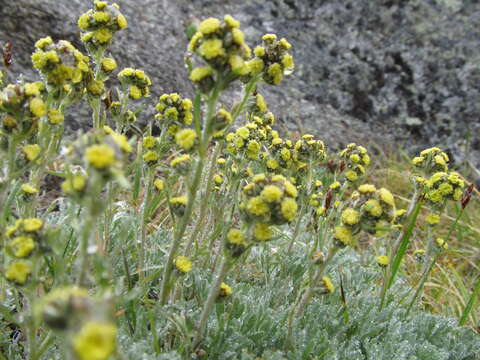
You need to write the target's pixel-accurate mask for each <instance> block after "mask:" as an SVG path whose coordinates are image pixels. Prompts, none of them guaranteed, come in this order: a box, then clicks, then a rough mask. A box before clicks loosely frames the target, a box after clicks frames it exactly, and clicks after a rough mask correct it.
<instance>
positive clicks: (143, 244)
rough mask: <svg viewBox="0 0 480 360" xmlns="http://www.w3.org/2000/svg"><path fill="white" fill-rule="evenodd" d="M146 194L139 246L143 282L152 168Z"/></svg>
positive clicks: (140, 270) (148, 175) (140, 271)
mask: <svg viewBox="0 0 480 360" xmlns="http://www.w3.org/2000/svg"><path fill="white" fill-rule="evenodd" d="M145 177H146V184H145V185H146V194H145V198H144V201H143V206H142V216H141V231H140V241H139V244H138V269H137V271H138V276H139V279H140V280H141V281H143V279H144V278H145V271H144V269H145V254H146V237H147V221H148V219H147V215H148V214H147V213H148V209H149V205H150V198H151V194H152V180H153V172H152V170H151V169H150V168H148V169H147V174H146V176H145Z"/></svg>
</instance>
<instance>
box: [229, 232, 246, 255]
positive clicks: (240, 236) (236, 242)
mask: <svg viewBox="0 0 480 360" xmlns="http://www.w3.org/2000/svg"><path fill="white" fill-rule="evenodd" d="M226 246H227V250H228V251H229V253H230V255H231V256H232V257H239V256H240V255H242V254H243V252H244V251H245V250H246V248H247V246H248V245H247V239H246V237H245V234H244V233H243V232H242V231H241V230H239V229H235V228H232V229H230V230H229V231H228V233H227V244H226Z"/></svg>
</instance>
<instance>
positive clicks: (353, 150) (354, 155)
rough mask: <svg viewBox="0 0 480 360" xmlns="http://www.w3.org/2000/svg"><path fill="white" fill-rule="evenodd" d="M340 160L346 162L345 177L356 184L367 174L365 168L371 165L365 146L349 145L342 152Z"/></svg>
mask: <svg viewBox="0 0 480 360" xmlns="http://www.w3.org/2000/svg"><path fill="white" fill-rule="evenodd" d="M339 156H340V158H342V159H344V160H345V163H346V171H345V177H346V179H347V180H348V181H351V182H355V181H357V180H358V179H359V178H360V177H361V176H362V175H364V174H365V167H366V166H368V165H370V156H369V155H368V151H367V149H366V148H364V147H363V146H360V145H357V144H355V143H351V144H348V145H347V147H346V148H345V149H343V150H342V151H340V153H339Z"/></svg>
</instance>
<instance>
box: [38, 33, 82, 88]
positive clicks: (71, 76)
mask: <svg viewBox="0 0 480 360" xmlns="http://www.w3.org/2000/svg"><path fill="white" fill-rule="evenodd" d="M35 47H36V51H35V52H34V53H33V55H32V62H33V67H34V68H36V69H38V70H39V71H40V73H41V74H42V75H43V76H44V77H45V80H46V82H47V83H48V84H50V85H52V86H56V87H58V88H60V89H61V90H63V91H64V93H66V94H69V93H72V92H75V93H77V94H78V93H82V91H83V89H84V83H85V82H86V81H87V80H88V79H89V78H91V76H90V75H89V74H90V73H91V69H90V66H89V61H90V59H89V57H88V56H85V55H83V54H82V53H81V52H80V51H79V50H77V49H76V48H75V47H74V46H73V45H72V44H71V43H70V42H68V41H66V40H60V41H58V42H56V43H54V42H53V41H52V38H51V37H46V38H43V39H40V40H38V41H37V43H36V44H35Z"/></svg>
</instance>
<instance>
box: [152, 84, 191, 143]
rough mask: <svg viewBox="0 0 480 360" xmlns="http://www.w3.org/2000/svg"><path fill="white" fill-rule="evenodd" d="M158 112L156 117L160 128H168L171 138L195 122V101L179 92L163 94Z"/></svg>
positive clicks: (159, 101) (157, 108)
mask: <svg viewBox="0 0 480 360" xmlns="http://www.w3.org/2000/svg"><path fill="white" fill-rule="evenodd" d="M155 108H156V110H157V114H156V115H155V119H157V121H158V125H159V126H160V128H167V131H168V134H169V136H170V137H171V139H174V138H175V136H176V135H177V133H178V132H179V131H180V130H181V129H182V128H185V127H188V126H189V125H191V124H192V122H193V103H192V101H191V100H190V99H186V98H185V99H184V98H182V97H181V96H180V95H179V94H177V93H172V94H163V95H162V96H160V98H159V100H158V104H157V105H156V107H155Z"/></svg>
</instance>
